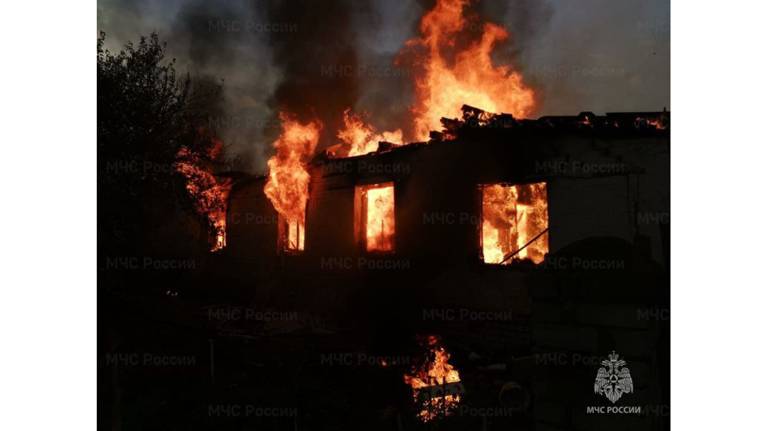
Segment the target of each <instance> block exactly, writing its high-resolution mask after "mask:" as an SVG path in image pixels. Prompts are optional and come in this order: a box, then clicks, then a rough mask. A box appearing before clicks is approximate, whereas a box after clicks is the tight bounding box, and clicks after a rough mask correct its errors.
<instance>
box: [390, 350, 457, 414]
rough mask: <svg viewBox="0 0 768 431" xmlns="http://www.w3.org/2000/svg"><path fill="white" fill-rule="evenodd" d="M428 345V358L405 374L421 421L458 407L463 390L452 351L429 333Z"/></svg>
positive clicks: (450, 411)
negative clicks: (452, 360) (448, 350)
mask: <svg viewBox="0 0 768 431" xmlns="http://www.w3.org/2000/svg"><path fill="white" fill-rule="evenodd" d="M426 345H427V348H428V349H429V352H428V355H427V360H426V361H425V362H424V363H423V364H419V365H418V366H416V367H414V369H413V370H412V372H411V374H405V375H404V376H403V378H404V380H405V383H406V384H407V385H410V386H411V389H412V390H413V400H414V402H415V403H416V404H417V406H418V407H419V412H418V417H419V419H421V421H422V422H429V421H431V420H433V419H435V418H437V417H440V416H446V415H449V414H451V413H452V412H453V410H454V409H455V408H456V407H458V404H459V402H460V401H461V392H463V388H462V387H461V386H460V382H461V378H460V377H459V371H458V370H456V369H455V368H454V367H453V365H451V364H450V363H448V360H449V359H451V355H450V354H449V353H448V352H447V351H446V350H445V348H444V347H443V346H442V345H440V340H439V339H438V338H437V337H436V336H433V335H430V336H428V337H427V339H426ZM449 384H450V386H447V385H449Z"/></svg>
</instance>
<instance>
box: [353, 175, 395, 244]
mask: <svg viewBox="0 0 768 431" xmlns="http://www.w3.org/2000/svg"><path fill="white" fill-rule="evenodd" d="M356 194H357V195H358V196H359V198H358V199H359V200H360V212H359V216H358V220H359V222H358V223H359V224H362V226H363V232H364V237H363V239H364V242H365V250H366V251H372V252H389V251H393V250H394V249H395V186H394V184H393V183H384V184H373V185H369V186H360V187H357V189H356Z"/></svg>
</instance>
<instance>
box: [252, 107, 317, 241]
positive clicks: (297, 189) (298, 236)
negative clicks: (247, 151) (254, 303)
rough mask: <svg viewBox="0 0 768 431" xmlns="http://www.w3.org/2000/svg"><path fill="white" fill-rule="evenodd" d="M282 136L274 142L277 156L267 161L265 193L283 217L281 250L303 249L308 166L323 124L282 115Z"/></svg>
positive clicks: (307, 193)
mask: <svg viewBox="0 0 768 431" xmlns="http://www.w3.org/2000/svg"><path fill="white" fill-rule="evenodd" d="M280 121H281V123H282V133H281V134H280V136H279V137H278V138H277V140H276V141H275V142H274V143H273V146H274V148H275V155H274V156H272V157H271V158H270V159H269V161H268V162H267V166H268V168H269V178H268V180H267V184H266V185H265V186H264V193H265V194H266V195H267V197H268V198H269V200H270V201H272V205H273V206H274V207H275V210H277V212H278V214H279V215H280V217H281V220H282V222H281V225H282V226H283V227H284V229H282V232H283V236H281V242H282V247H281V249H282V250H294V251H300V250H304V223H305V214H306V206H307V200H308V199H309V172H307V170H306V168H305V165H306V163H307V161H308V160H309V158H310V157H311V156H312V155H313V154H314V152H315V147H317V142H318V140H319V138H320V130H321V128H322V124H320V123H319V122H316V121H311V122H309V123H306V124H302V123H300V122H299V121H298V120H296V119H295V118H294V117H292V116H291V115H289V114H286V113H280Z"/></svg>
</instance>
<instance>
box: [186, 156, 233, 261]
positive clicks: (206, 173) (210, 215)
mask: <svg viewBox="0 0 768 431" xmlns="http://www.w3.org/2000/svg"><path fill="white" fill-rule="evenodd" d="M220 149H221V142H220V141H215V145H214V146H213V147H212V148H211V149H210V150H209V154H208V156H209V157H212V158H215V157H217V156H218V154H219V151H220ZM174 168H175V169H176V172H178V173H180V174H181V175H183V176H184V178H185V179H186V189H187V192H188V193H189V195H190V197H191V198H192V201H193V202H194V205H195V210H196V211H197V212H198V214H200V215H203V216H205V217H206V218H207V219H208V223H209V227H210V228H211V230H212V231H213V234H214V235H213V236H214V239H213V244H212V247H211V251H212V252H213V251H218V250H221V249H223V248H224V247H226V246H227V197H228V196H229V191H230V189H231V186H232V184H231V182H230V180H229V179H226V180H217V179H216V176H214V175H213V173H211V172H210V170H209V169H207V168H206V167H205V164H204V163H203V159H202V158H201V157H200V155H199V154H197V153H195V152H193V151H192V150H190V149H189V148H188V147H181V148H180V149H179V151H178V152H177V153H176V162H175V163H174Z"/></svg>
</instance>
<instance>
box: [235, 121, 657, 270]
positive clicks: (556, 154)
mask: <svg viewBox="0 0 768 431" xmlns="http://www.w3.org/2000/svg"><path fill="white" fill-rule="evenodd" d="M668 150H669V146H668V136H667V137H659V136H658V135H654V136H649V137H641V138H637V137H631V138H617V139H612V138H601V139H595V138H594V137H590V136H574V135H563V134H559V135H536V134H528V135H522V136H517V137H515V138H514V139H498V138H497V139H495V140H493V139H487V140H479V139H465V140H461V141H456V142H439V143H432V144H413V145H410V146H408V147H403V148H400V149H396V150H394V151H390V152H387V153H381V154H372V155H366V156H360V157H354V158H348V159H336V160H330V161H326V162H317V163H314V164H312V165H311V166H310V174H311V183H310V199H309V202H308V206H307V228H306V250H305V254H306V256H307V257H313V258H323V257H350V256H351V257H357V256H361V255H365V253H364V252H363V251H362V250H361V249H360V247H359V244H357V243H356V242H355V237H354V190H355V186H356V185H360V184H374V183H380V182H389V181H392V182H394V183H395V213H396V220H395V255H397V256H399V257H404V258H408V259H413V260H414V261H418V262H424V263H426V264H429V265H432V264H440V263H443V264H451V265H453V264H475V263H477V262H478V261H479V246H480V242H479V234H480V227H481V223H482V221H481V214H482V212H481V198H480V190H479V188H478V186H479V185H480V184H484V183H495V182H513V183H529V182H538V181H546V182H547V183H548V200H549V216H550V233H549V241H550V252H551V253H553V252H557V251H558V250H562V249H563V248H565V247H567V246H568V245H569V244H573V243H575V242H578V241H581V240H584V239H587V238H592V237H615V238H620V239H622V240H625V241H627V242H632V241H634V239H635V237H636V235H637V234H641V235H646V236H647V237H648V238H649V243H650V248H651V250H650V253H651V254H652V256H653V257H654V259H655V260H656V261H658V262H662V261H663V260H664V255H665V253H664V249H665V244H664V241H665V239H664V237H663V236H664V235H663V229H660V226H659V225H658V223H657V224H654V223H653V222H654V221H660V220H661V221H663V220H664V216H663V215H664V214H666V221H667V223H668V214H669V204H668V202H669V201H668V197H669V193H668V189H669V176H668V169H669V151H668ZM263 187H264V179H263V178H262V179H250V180H248V181H247V182H245V183H242V184H239V185H237V186H236V187H235V188H234V189H233V191H232V193H231V196H230V202H231V203H230V209H229V223H228V245H229V247H231V252H232V253H237V254H240V253H242V254H245V255H252V256H274V255H275V254H276V250H277V236H276V235H277V230H276V219H277V218H276V214H275V212H274V210H273V209H272V207H271V204H270V203H269V201H268V199H267V198H266V197H265V196H264V193H263ZM238 214H241V215H240V216H239V218H238V216H237V215H238ZM638 215H640V217H639V218H638Z"/></svg>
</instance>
